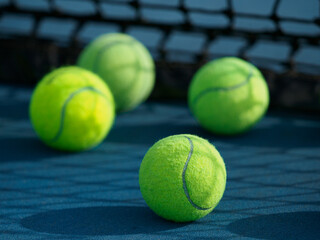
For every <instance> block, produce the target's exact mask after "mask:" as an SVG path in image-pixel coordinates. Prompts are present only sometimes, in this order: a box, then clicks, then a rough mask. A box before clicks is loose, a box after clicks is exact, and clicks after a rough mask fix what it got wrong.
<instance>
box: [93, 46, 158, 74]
mask: <svg viewBox="0 0 320 240" xmlns="http://www.w3.org/2000/svg"><path fill="white" fill-rule="evenodd" d="M121 43H123V44H128V45H132V44H134V43H135V42H134V40H130V41H114V42H111V43H108V44H106V45H104V46H102V48H101V49H100V50H99V51H98V54H97V56H96V58H95V61H94V64H93V66H92V71H93V72H95V73H98V72H99V70H100V68H99V67H96V66H98V65H97V62H98V60H99V59H100V58H101V56H102V54H103V53H104V52H105V51H106V50H108V49H110V48H111V47H113V46H115V45H117V44H121ZM135 52H136V51H135ZM138 70H140V71H143V72H147V71H151V70H153V69H151V68H150V69H149V68H145V67H141V66H140V67H139V68H138Z"/></svg>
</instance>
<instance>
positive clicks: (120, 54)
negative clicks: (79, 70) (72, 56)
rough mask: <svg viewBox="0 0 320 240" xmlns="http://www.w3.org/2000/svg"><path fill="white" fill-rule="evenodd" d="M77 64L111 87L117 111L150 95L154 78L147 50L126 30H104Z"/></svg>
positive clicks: (133, 106)
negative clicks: (96, 75) (126, 32)
mask: <svg viewBox="0 0 320 240" xmlns="http://www.w3.org/2000/svg"><path fill="white" fill-rule="evenodd" d="M78 65H79V66H80V67H83V68H85V69H88V70H90V71H93V72H94V73H96V74H98V75H99V76H100V77H101V78H102V79H103V80H104V81H105V82H106V83H107V84H108V86H109V87H110V90H111V92H112V94H113V96H114V99H115V103H116V109H117V111H126V110H130V109H133V108H135V107H136V106H137V105H139V104H140V103H141V102H143V101H144V100H146V99H147V97H148V96H149V95H150V93H151V91H152V89H153V86H154V79H155V70H154V63H153V60H152V57H151V55H150V54H149V52H148V50H147V49H146V48H145V47H144V46H143V45H142V44H141V43H140V42H138V41H137V40H136V39H134V38H132V37H130V36H129V35H126V34H120V33H112V34H105V35H102V36H100V37H98V38H97V39H95V40H94V41H93V42H91V43H90V44H89V45H88V46H87V47H86V48H85V49H84V50H83V52H82V53H81V55H80V57H79V59H78Z"/></svg>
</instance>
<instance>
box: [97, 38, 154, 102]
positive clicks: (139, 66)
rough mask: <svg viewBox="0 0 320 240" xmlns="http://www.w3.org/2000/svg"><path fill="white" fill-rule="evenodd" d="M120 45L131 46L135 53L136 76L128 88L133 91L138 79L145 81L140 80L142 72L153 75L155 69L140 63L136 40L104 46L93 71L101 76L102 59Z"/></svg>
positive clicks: (117, 41) (99, 52)
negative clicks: (100, 63)
mask: <svg viewBox="0 0 320 240" xmlns="http://www.w3.org/2000/svg"><path fill="white" fill-rule="evenodd" d="M118 44H125V45H129V46H131V48H132V50H133V53H134V56H135V60H134V63H133V66H134V69H135V75H134V76H133V78H132V79H131V83H130V84H129V86H128V87H127V89H131V88H132V85H133V84H135V83H136V82H137V81H136V79H138V80H140V81H143V79H144V78H139V74H140V73H141V72H142V73H151V72H152V71H153V69H154V67H153V66H151V67H145V66H142V64H141V62H140V61H139V52H138V51H137V49H136V48H135V46H137V42H136V40H127V41H125V40H122V41H119V40H115V41H112V42H110V43H107V44H105V45H103V46H102V47H101V48H100V50H99V51H98V53H97V55H96V57H95V60H94V64H93V67H92V71H93V72H95V73H96V74H98V75H99V71H100V65H99V64H98V63H99V62H101V61H100V59H101V58H102V56H103V54H104V53H105V52H106V51H108V50H110V48H112V47H113V46H116V45H118ZM110 70H112V71H114V70H115V69H114V68H113V69H110ZM110 70H108V69H107V70H106V71H107V72H108V71H110ZM126 91H127V90H123V92H126ZM144 91H145V90H144V88H143V89H141V92H144ZM115 98H117V95H116V96H115Z"/></svg>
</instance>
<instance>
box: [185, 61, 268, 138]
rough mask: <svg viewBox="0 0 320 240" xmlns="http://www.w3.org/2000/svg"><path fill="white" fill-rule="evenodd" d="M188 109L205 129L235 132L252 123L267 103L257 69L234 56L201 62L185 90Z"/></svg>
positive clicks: (263, 110)
mask: <svg viewBox="0 0 320 240" xmlns="http://www.w3.org/2000/svg"><path fill="white" fill-rule="evenodd" d="M188 101H189V106H190V109H191V112H192V113H193V115H194V116H195V117H196V119H197V120H198V121H199V123H200V124H201V125H202V126H203V127H204V128H206V129H207V130H209V131H211V132H213V133H218V134H227V135H229V134H230V135H231V134H238V133H241V132H244V131H246V130H248V129H249V128H251V127H252V126H253V125H254V124H256V123H257V122H258V121H259V120H260V119H261V118H262V117H263V115H264V114H265V112H266V111H267V108H268V105H269V90H268V86H267V84H266V81H265V80H264V78H263V76H262V74H261V73H260V71H259V70H258V69H257V68H256V67H255V66H253V65H252V64H250V63H248V62H246V61H244V60H242V59H239V58H235V57H225V58H221V59H218V60H215V61H211V62H209V63H207V64H206V65H204V66H203V67H202V68H201V69H200V70H198V72H197V73H196V74H195V76H194V77H193V79H192V81H191V84H190V87H189V93H188Z"/></svg>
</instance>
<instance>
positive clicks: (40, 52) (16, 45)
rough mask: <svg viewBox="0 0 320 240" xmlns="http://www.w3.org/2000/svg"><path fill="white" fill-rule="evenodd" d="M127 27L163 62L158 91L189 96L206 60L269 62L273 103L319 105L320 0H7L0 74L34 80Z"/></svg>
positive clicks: (0, 18)
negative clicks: (99, 38)
mask: <svg viewBox="0 0 320 240" xmlns="http://www.w3.org/2000/svg"><path fill="white" fill-rule="evenodd" d="M108 32H125V33H128V34H130V35H132V36H134V37H136V38H137V39H138V40H140V41H141V42H142V43H144V44H145V45H146V46H147V48H148V49H149V50H150V52H151V54H152V55H153V57H154V59H155V61H156V64H157V85H156V88H155V91H154V93H153V97H154V98H159V97H161V98H183V97H185V95H186V92H187V91H186V90H187V88H188V83H189V81H190V80H191V78H192V75H193V74H194V72H195V71H196V70H197V69H198V68H199V67H200V66H201V65H203V64H204V63H205V62H207V61H209V60H211V59H214V58H218V57H222V56H230V55H231V56H239V57H241V58H244V59H246V60H249V61H251V62H253V63H254V64H255V65H257V66H258V67H259V68H260V69H262V71H263V73H264V75H265V77H266V79H267V81H268V84H269V87H270V91H271V99H272V106H281V107H283V106H285V107H294V108H296V109H297V108H300V109H304V110H319V109H320V107H319V92H320V87H319V86H320V1H319V0H308V1H305V0H215V1H212V0H202V1H197V0H132V1H130V0H32V1H30V0H0V54H1V58H0V81H1V82H2V83H14V84H24V85H34V84H35V83H36V82H37V81H39V79H41V77H42V76H43V75H44V74H45V73H47V72H48V71H49V70H50V69H53V68H55V67H58V66H61V65H68V64H74V63H75V60H76V58H77V56H78V54H79V52H80V51H81V49H82V48H83V46H84V45H85V44H87V43H88V42H89V41H90V40H92V39H94V38H95V37H97V36H98V35H100V34H103V33H108Z"/></svg>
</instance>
